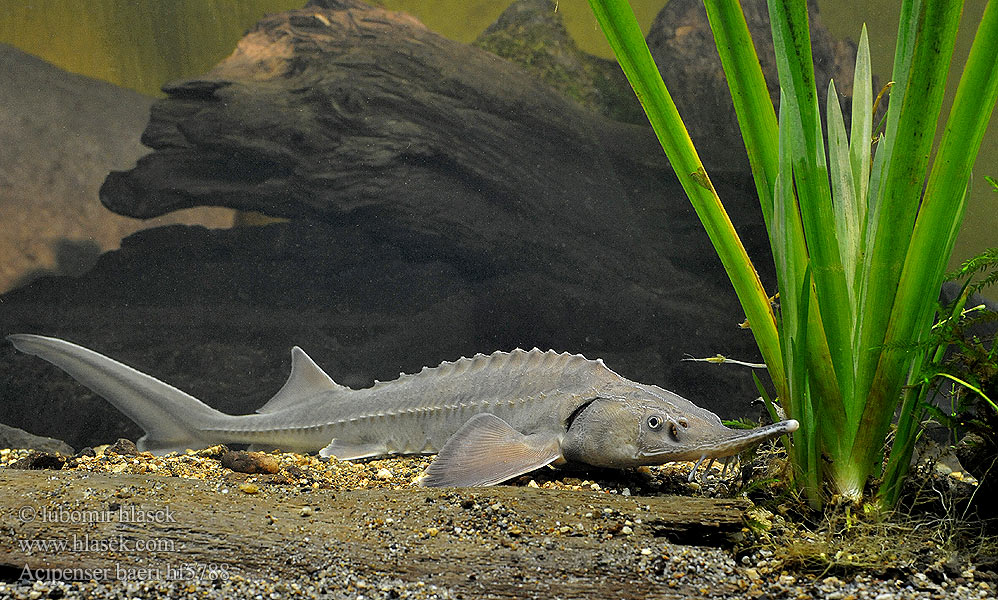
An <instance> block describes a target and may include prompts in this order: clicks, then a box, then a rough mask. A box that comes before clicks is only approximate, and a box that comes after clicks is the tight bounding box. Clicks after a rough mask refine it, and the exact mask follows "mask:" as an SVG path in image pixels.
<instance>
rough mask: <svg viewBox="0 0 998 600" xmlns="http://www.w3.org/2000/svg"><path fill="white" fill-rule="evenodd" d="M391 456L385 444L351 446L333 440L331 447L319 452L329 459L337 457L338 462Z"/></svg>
mask: <svg viewBox="0 0 998 600" xmlns="http://www.w3.org/2000/svg"><path fill="white" fill-rule="evenodd" d="M387 454H389V452H388V448H387V446H385V443H384V442H372V443H367V444H363V443H362V444H350V443H344V442H341V441H340V440H333V441H331V442H329V445H328V446H326V447H325V448H323V449H322V450H319V456H321V457H323V458H329V457H330V456H334V457H336V458H337V459H338V460H358V459H361V458H373V457H375V456H386V455H387Z"/></svg>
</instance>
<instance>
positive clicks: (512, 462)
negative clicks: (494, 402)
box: [422, 413, 562, 487]
mask: <svg viewBox="0 0 998 600" xmlns="http://www.w3.org/2000/svg"><path fill="white" fill-rule="evenodd" d="M561 457H562V456H561V444H560V443H559V441H558V437H557V435H556V434H553V433H552V434H532V435H523V434H522V433H520V432H519V431H517V430H515V429H513V428H512V427H510V425H509V423H507V422H506V421H503V420H502V419H500V418H499V417H497V416H495V415H492V414H488V413H482V414H479V415H475V416H474V417H472V418H470V419H468V422H467V423H465V424H464V425H463V426H462V427H461V429H458V430H457V432H456V433H455V434H454V435H452V436H451V438H450V439H449V440H447V443H446V444H444V447H443V448H442V449H441V450H440V452H439V454H437V458H436V459H434V461H433V463H432V464H430V466H429V468H427V469H426V477H425V478H424V479H423V481H422V484H423V485H424V486H427V487H472V486H484V485H495V484H497V483H501V482H503V481H506V480H507V479H510V478H512V477H516V476H517V475H522V474H524V473H528V472H530V471H533V470H534V469H539V468H541V467H543V466H544V465H549V464H551V463H552V462H554V461H556V460H558V459H559V458H561Z"/></svg>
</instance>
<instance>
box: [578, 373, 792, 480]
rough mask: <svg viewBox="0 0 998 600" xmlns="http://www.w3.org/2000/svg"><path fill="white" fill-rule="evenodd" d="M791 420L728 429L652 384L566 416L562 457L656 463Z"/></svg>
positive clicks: (750, 439)
mask: <svg viewBox="0 0 998 600" xmlns="http://www.w3.org/2000/svg"><path fill="white" fill-rule="evenodd" d="M797 427H798V423H797V421H795V420H792V419H791V420H788V421H781V422H779V423H775V424H773V425H767V426H764V427H757V428H755V429H732V428H730V427H727V426H726V425H724V424H723V423H722V422H721V419H720V417H718V416H717V415H715V414H714V413H712V412H710V411H709V410H706V409H703V408H700V407H699V406H697V405H695V404H693V403H692V402H690V401H689V400H686V399H685V398H683V397H682V396H679V395H677V394H674V393H672V392H670V391H668V390H664V389H662V388H658V387H656V386H640V389H635V390H633V391H629V392H627V393H624V394H620V395H611V396H609V397H599V398H596V399H594V400H592V401H590V402H589V403H587V404H585V405H583V406H582V407H580V409H579V410H577V411H576V413H574V414H573V416H572V418H571V419H570V422H569V426H568V430H567V432H566V435H565V438H564V441H563V442H562V448H563V453H564V456H565V458H567V459H569V460H574V461H579V462H584V463H587V464H590V465H594V466H602V467H614V468H621V467H632V466H640V465H659V464H664V463H667V462H673V461H685V460H700V459H702V458H723V457H726V456H732V455H735V454H738V453H739V452H741V451H743V450H745V449H747V448H749V447H751V446H753V445H755V444H758V443H759V442H762V441H763V440H767V439H772V438H775V437H778V436H780V435H783V434H785V433H790V432H792V431H795V430H796V429H797Z"/></svg>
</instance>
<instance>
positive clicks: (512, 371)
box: [372, 348, 619, 389]
mask: <svg viewBox="0 0 998 600" xmlns="http://www.w3.org/2000/svg"><path fill="white" fill-rule="evenodd" d="M527 372H532V374H536V375H538V376H541V377H544V378H546V379H547V378H551V377H554V376H555V375H561V374H565V373H568V372H571V373H573V374H574V375H577V376H578V375H583V374H585V373H591V374H592V375H593V376H594V377H599V376H601V375H603V376H609V377H619V376H617V375H616V373H614V372H613V371H611V370H610V369H609V368H607V366H606V365H605V364H603V361H602V359H597V360H590V359H588V358H586V357H584V356H582V355H581V354H570V353H567V352H556V351H554V350H540V349H538V348H534V349H532V350H523V349H521V348H516V349H514V350H512V351H510V352H504V351H496V352H493V353H492V354H481V353H479V354H476V355H474V356H472V357H462V358H459V359H457V360H455V361H444V362H442V363H440V364H439V365H438V366H436V367H423V368H422V369H421V370H420V371H419V372H417V373H412V374H408V375H402V376H400V377H399V378H398V379H394V380H392V381H381V382H378V383H376V384H375V386H374V388H372V389H379V388H384V387H388V386H396V385H399V384H401V383H403V382H405V383H415V382H417V381H425V382H431V381H441V382H443V381H444V380H449V379H451V378H457V377H472V376H474V375H476V374H478V375H483V374H486V373H487V374H489V375H495V376H500V377H501V376H515V375H520V374H525V373H527Z"/></svg>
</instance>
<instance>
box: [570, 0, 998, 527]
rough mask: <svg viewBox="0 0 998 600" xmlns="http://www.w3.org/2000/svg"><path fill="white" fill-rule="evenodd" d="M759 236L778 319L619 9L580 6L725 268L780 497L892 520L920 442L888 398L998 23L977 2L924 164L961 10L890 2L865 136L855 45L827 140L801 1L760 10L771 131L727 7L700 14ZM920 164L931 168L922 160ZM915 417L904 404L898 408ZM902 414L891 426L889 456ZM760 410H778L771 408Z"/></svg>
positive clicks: (929, 296)
mask: <svg viewBox="0 0 998 600" xmlns="http://www.w3.org/2000/svg"><path fill="white" fill-rule="evenodd" d="M704 3H705V5H706V8H707V15H708V19H709V21H710V25H711V29H712V31H713V34H714V38H715V42H716V45H717V48H718V52H719V54H720V57H721V63H722V65H723V67H724V71H725V74H726V77H727V80H728V84H729V88H730V90H731V95H732V98H733V101H734V106H735V111H736V114H737V116H738V122H739V126H740V128H741V131H742V137H743V139H744V141H745V146H746V149H747V151H748V157H749V163H750V165H751V167H752V173H753V176H754V178H755V185H756V190H757V192H758V195H759V200H760V204H761V207H762V214H763V218H764V220H765V223H766V228H767V231H768V234H769V240H770V246H771V249H772V253H773V257H774V260H775V264H776V273H777V282H778V286H779V290H780V296H779V306H778V307H774V305H773V303H772V302H771V301H770V297H769V295H768V294H767V292H766V290H765V289H764V288H763V285H762V283H761V282H760V281H759V278H758V276H757V274H756V271H755V269H754V268H753V265H752V262H751V260H750V259H749V257H748V255H747V253H746V252H745V249H744V246H743V245H742V243H741V241H740V240H739V238H738V235H737V233H736V232H735V229H734V227H733V225H732V223H731V221H730V219H729V218H728V215H727V213H726V212H725V210H724V206H723V205H722V203H721V200H720V198H719V197H718V195H717V192H716V191H715V190H714V187H713V185H712V184H711V182H710V178H709V176H708V174H707V172H706V170H705V169H704V167H703V164H702V163H701V161H700V158H699V156H698V155H697V152H696V149H695V148H694V147H693V143H692V142H691V140H690V136H689V133H688V132H687V130H686V128H685V126H684V125H683V121H682V119H681V118H680V116H679V113H678V111H677V110H676V107H675V104H674V103H673V101H672V98H671V97H670V95H669V91H668V89H667V88H666V86H665V84H664V83H663V81H662V78H661V76H660V74H659V71H658V69H657V68H656V66H655V64H654V61H653V60H652V57H651V53H650V52H649V50H648V47H647V45H646V44H645V41H644V38H643V36H642V34H641V30H640V28H639V27H638V24H637V21H636V20H635V18H634V13H633V12H632V11H631V8H630V6H629V5H628V3H627V2H626V0H590V5H591V7H592V9H593V12H594V13H595V15H596V17H597V20H598V21H599V23H600V26H601V27H602V28H603V31H604V33H605V34H606V36H607V39H608V40H609V42H610V46H611V47H612V48H613V51H614V53H615V54H616V56H617V60H618V62H619V63H620V65H621V67H622V69H623V71H624V73H625V75H626V76H627V78H628V80H629V81H630V82H631V86H632V87H633V88H634V90H635V92H636V94H637V96H638V99H639V100H640V101H641V104H642V106H643V107H644V108H645V112H646V114H647V116H648V119H649V121H650V122H651V124H652V127H653V128H654V130H655V133H656V134H657V136H658V139H659V141H660V142H661V144H662V147H663V149H664V150H665V153H666V155H667V156H668V158H669V161H670V163H671V164H672V166H673V168H674V169H675V171H676V175H677V176H678V178H679V181H680V182H681V184H682V185H683V188H684V189H685V191H686V193H687V195H688V196H689V198H690V201H691V202H692V204H693V207H694V209H695V210H696V212H697V214H698V216H699V217H700V219H701V221H702V223H703V225H704V227H705V229H706V231H707V235H708V236H709V237H710V240H711V242H712V243H713V244H714V247H715V249H716V251H717V254H718V256H719V257H720V259H721V262H722V264H723V265H724V268H725V271H726V272H727V274H728V276H729V278H730V279H731V282H732V284H733V287H734V289H735V293H736V294H737V296H738V298H739V301H740V302H741V305H742V307H743V309H744V311H745V314H746V317H747V318H748V321H749V323H750V325H751V329H752V333H753V335H754V337H755V340H756V343H757V344H758V346H759V349H760V351H761V354H762V356H763V359H764V360H765V362H766V364H767V367H768V372H769V375H770V378H771V380H772V383H773V386H774V388H775V390H776V393H777V396H778V399H779V402H780V403H781V407H782V409H783V410H784V411H785V412H786V413H787V417H790V418H795V419H797V420H798V421H800V424H801V427H800V429H799V430H798V431H797V432H796V433H795V434H794V436H793V439H792V440H791V442H790V443H789V444H788V446H789V456H790V459H791V461H792V462H793V464H794V471H795V485H796V486H797V488H798V489H799V490H800V491H801V492H802V493H803V495H804V497H805V498H806V499H807V500H808V502H809V503H810V504H811V505H812V506H814V507H819V506H821V505H822V504H823V503H824V502H825V501H826V500H827V499H828V498H829V493H830V494H831V495H832V496H840V497H844V498H846V499H849V500H852V501H860V500H861V499H862V498H863V497H864V493H865V491H866V487H867V484H868V482H869V481H870V480H871V478H872V479H877V478H879V479H880V482H879V486H877V489H876V490H875V492H876V495H875V498H876V501H877V503H878V504H879V506H881V507H885V508H886V507H889V506H891V505H893V504H894V502H895V501H896V499H897V493H896V490H897V489H898V487H899V486H898V485H897V482H898V481H900V480H901V479H902V478H903V477H904V475H905V472H906V469H907V462H906V461H904V460H901V458H902V457H904V456H910V451H911V444H913V443H914V439H915V437H916V433H917V426H918V424H917V423H915V422H912V421H913V420H914V419H913V417H914V415H913V411H914V407H913V406H911V402H909V401H908V399H907V395H906V396H905V399H904V401H902V394H901V392H902V389H903V387H904V386H905V384H906V383H909V375H910V374H911V373H919V372H920V371H921V364H920V363H921V361H922V360H923V359H924V352H918V351H916V350H913V348H917V347H918V344H919V343H920V342H923V341H924V340H925V339H926V337H927V336H928V335H929V331H930V328H931V324H932V319H933V316H934V314H935V308H936V297H937V294H938V290H939V286H940V285H941V283H942V279H943V271H944V268H945V265H946V263H947V261H948V259H949V256H950V253H951V251H952V248H953V242H954V240H955V238H956V233H957V231H958V230H959V226H960V223H961V221H962V218H963V213H964V206H965V202H966V197H967V193H968V186H969V181H970V168H971V166H972V165H973V162H974V159H975V157H976V156H977V152H978V149H979V148H980V144H981V138H982V136H983V134H984V130H985V129H986V127H987V123H988V120H989V118H990V115H991V112H992V110H993V108H994V105H995V100H996V97H998V69H996V68H995V64H998V6H996V5H995V3H989V4H988V6H987V7H986V9H985V11H984V15H983V17H982V19H981V22H980V25H979V27H978V30H977V33H976V36H975V40H974V44H973V47H972V49H971V52H970V55H969V57H968V59H967V63H966V65H965V67H964V70H963V74H962V77H961V79H960V83H959V87H958V88H957V92H956V97H955V100H954V103H953V106H952V109H951V110H950V113H949V115H948V117H947V118H946V119H945V125H944V129H943V133H942V138H941V142H940V143H939V145H938V147H937V148H935V149H933V140H934V139H935V131H936V127H937V122H939V120H940V117H941V106H942V98H943V91H944V86H945V81H946V75H947V71H948V68H949V63H950V58H951V55H952V52H953V47H954V40H955V37H956V30H957V25H958V23H959V20H960V14H961V10H962V2H959V1H956V0H954V1H953V2H933V1H930V0H903V2H902V6H901V18H900V26H899V29H898V41H897V47H896V51H895V57H894V68H893V73H892V79H893V87H892V88H891V91H890V98H889V104H888V108H887V113H886V117H885V119H884V122H883V126H884V128H883V131H882V132H880V128H879V127H877V132H878V133H877V135H876V137H874V124H873V118H874V106H873V104H874V100H873V89H872V79H871V73H870V58H869V48H868V42H867V36H866V30H865V28H864V30H863V33H862V36H861V38H860V44H859V52H858V56H857V61H856V71H855V81H854V84H853V90H854V96H853V112H852V119H851V128H850V131H849V133H848V135H847V134H846V130H845V125H844V119H843V117H842V114H841V109H840V108H839V105H838V101H837V96H836V94H835V89H834V84H833V83H830V84H829V86H830V91H829V94H828V98H829V104H828V107H827V112H826V123H827V131H828V133H827V148H828V150H827V154H826V149H825V148H826V145H825V144H826V136H825V135H823V133H822V132H823V129H822V122H821V111H820V109H819V106H818V94H817V87H816V82H815V80H814V66H813V63H812V58H811V43H810V33H809V30H808V16H807V5H806V2H805V1H804V0H770V1H769V14H770V20H771V25H772V33H773V40H774V46H775V51H776V58H777V68H778V72H779V78H780V111H779V117H777V113H776V109H775V108H774V107H773V104H772V102H771V101H770V98H769V93H768V91H767V89H766V83H765V78H764V76H763V73H762V70H761V67H760V66H759V60H758V58H757V54H756V51H755V47H754V45H753V43H752V38H751V36H750V35H749V31H748V27H747V25H746V22H745V18H744V15H743V13H742V11H741V7H740V5H739V3H738V1H737V0H705V2H704ZM933 150H934V158H933V159H932V160H931V161H930V156H932V155H933ZM912 402H913V400H912ZM899 408H900V411H901V412H900V419H901V423H902V427H905V428H909V429H910V430H911V431H910V432H909V433H908V434H906V435H904V436H897V437H896V438H895V440H894V443H893V444H892V445H891V447H890V448H888V449H886V451H887V452H888V454H887V468H886V469H884V468H882V466H883V459H884V452H885V446H886V445H887V444H886V440H887V437H888V433H889V431H890V427H891V421H892V418H893V417H894V415H895V413H896V412H897V411H898V409H899ZM773 410H775V407H774V409H773Z"/></svg>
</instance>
